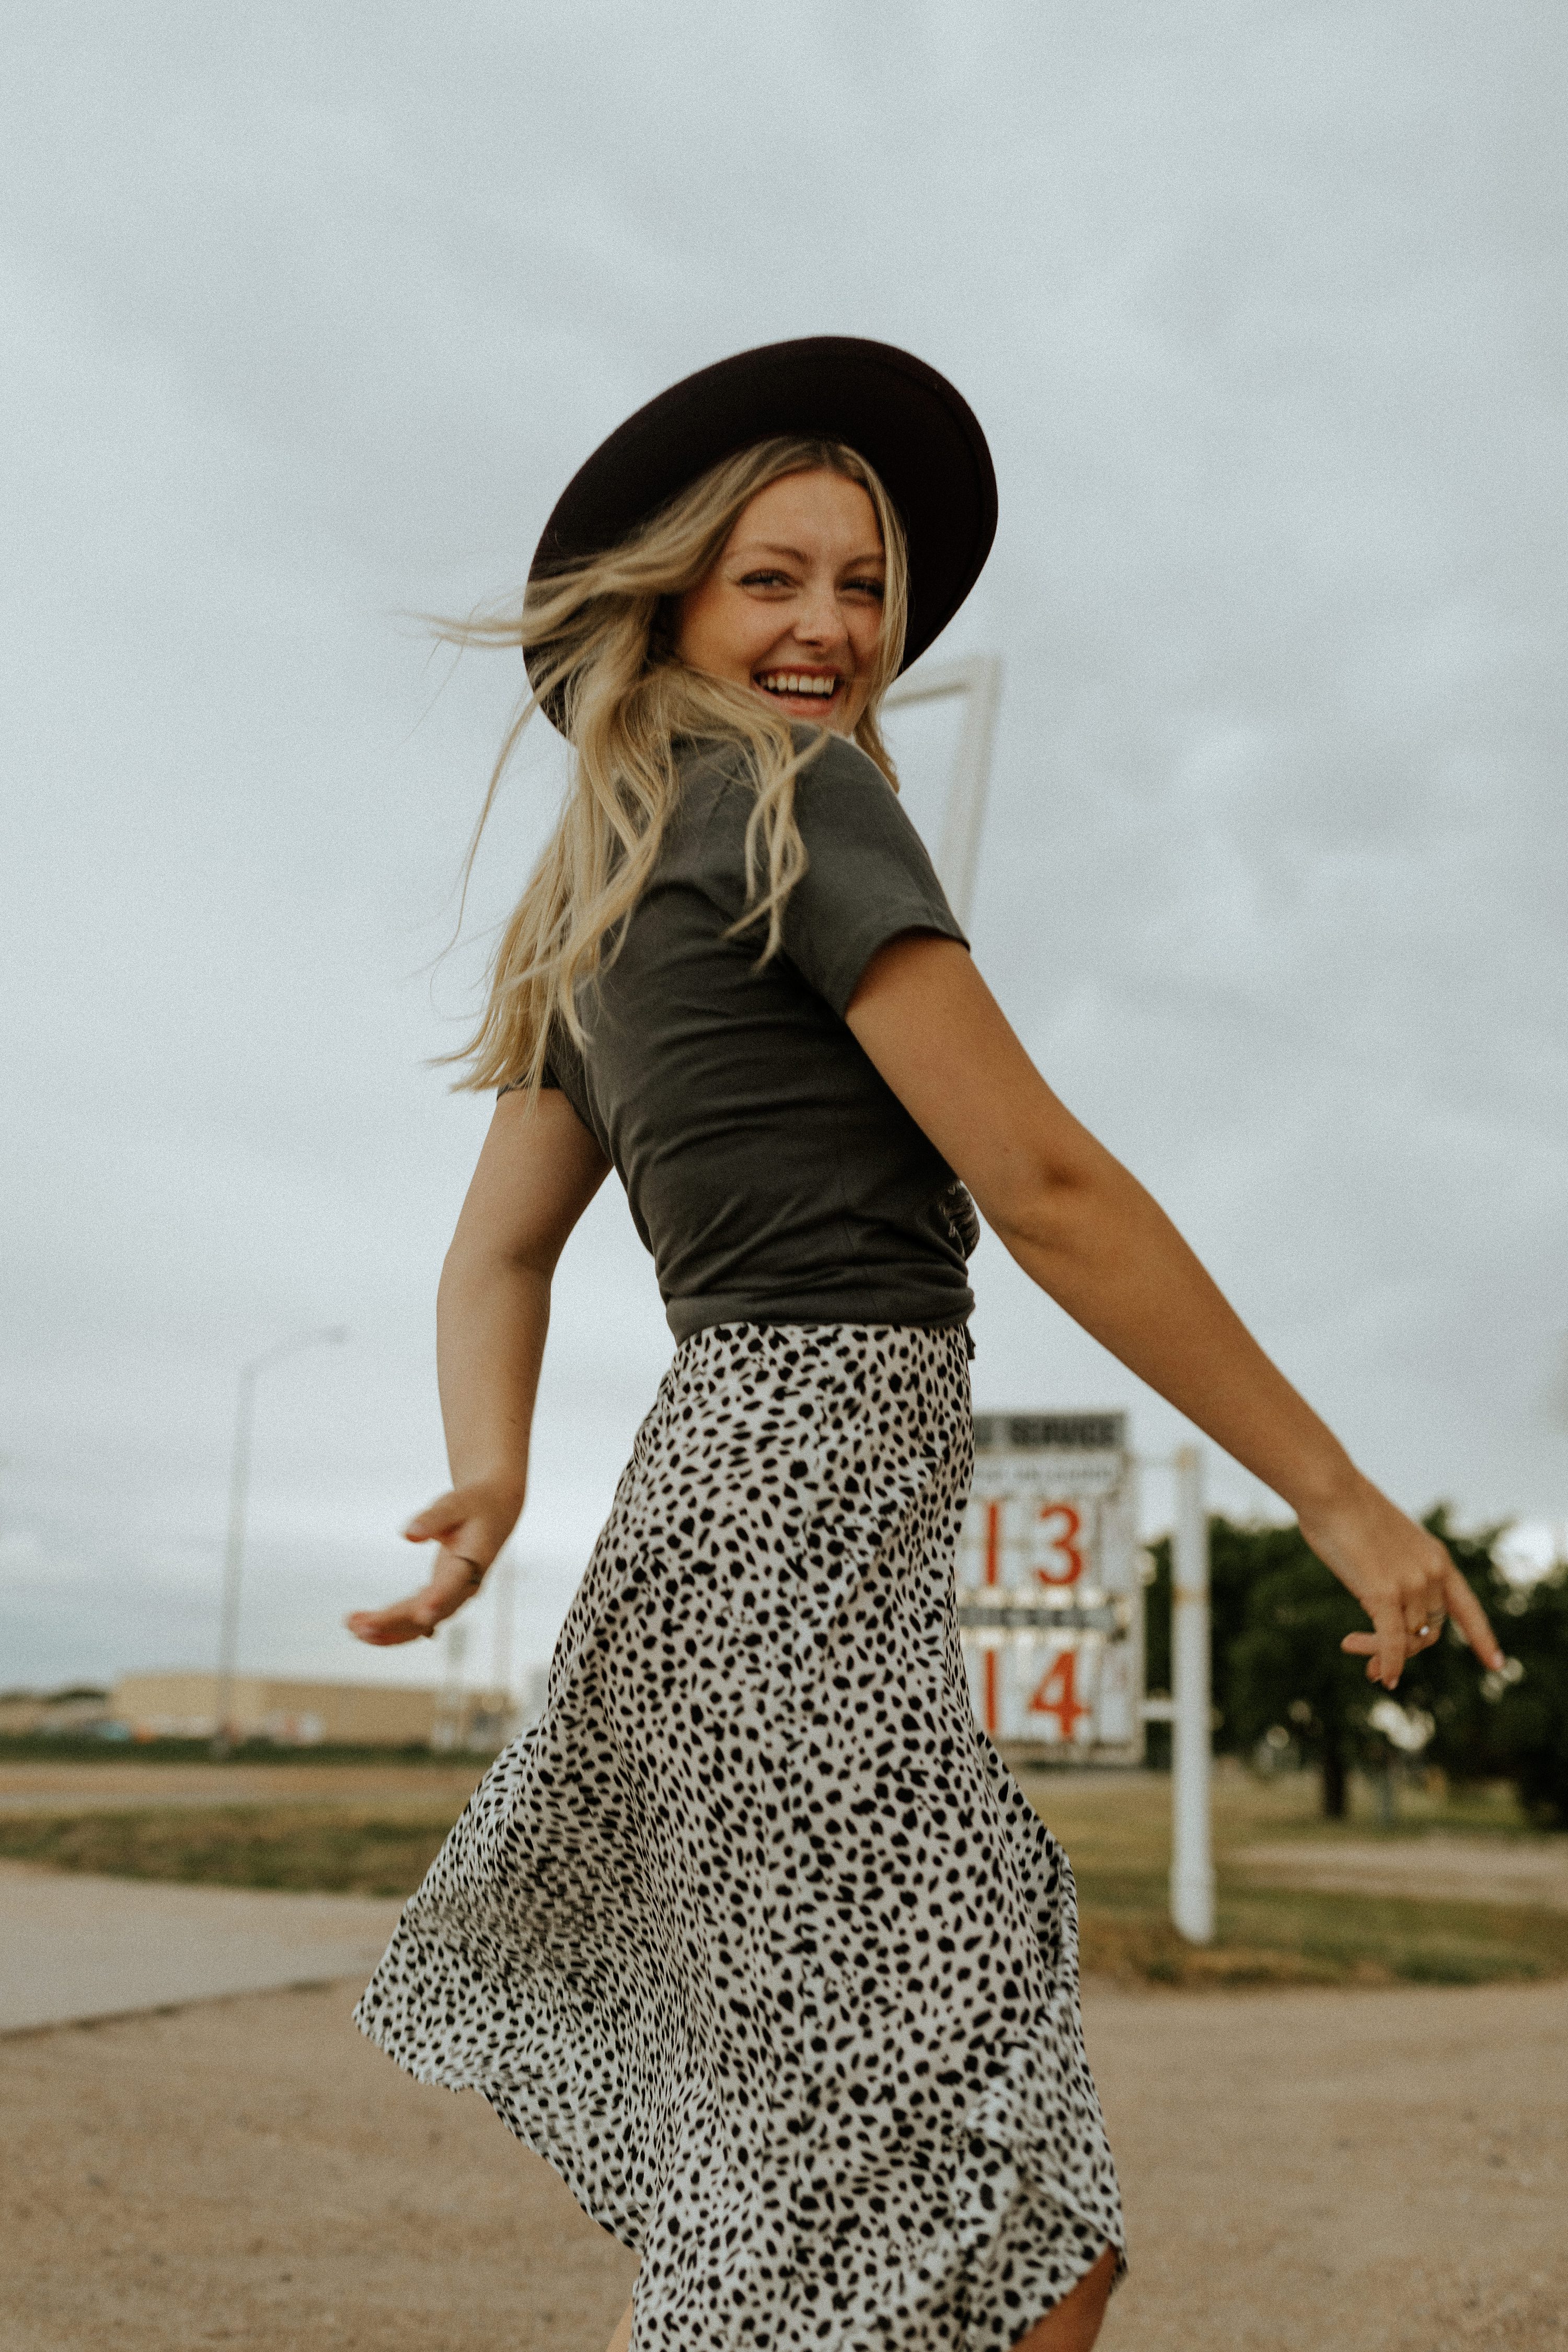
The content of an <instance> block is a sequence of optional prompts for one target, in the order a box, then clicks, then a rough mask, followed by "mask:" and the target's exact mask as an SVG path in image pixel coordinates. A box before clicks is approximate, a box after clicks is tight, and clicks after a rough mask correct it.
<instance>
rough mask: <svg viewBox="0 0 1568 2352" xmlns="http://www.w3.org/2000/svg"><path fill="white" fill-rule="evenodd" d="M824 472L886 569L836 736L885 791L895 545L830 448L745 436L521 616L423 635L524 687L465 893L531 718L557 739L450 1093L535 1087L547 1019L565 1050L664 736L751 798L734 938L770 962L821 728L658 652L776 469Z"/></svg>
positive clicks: (660, 798) (849, 452)
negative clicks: (864, 695)
mask: <svg viewBox="0 0 1568 2352" xmlns="http://www.w3.org/2000/svg"><path fill="white" fill-rule="evenodd" d="M823 470H826V471H827V472H829V473H834V474H838V475H841V476H842V477H843V478H845V479H846V480H847V481H851V482H858V483H859V485H860V487H861V488H863V489H864V490H865V492H866V493H867V496H868V498H869V499H870V501H871V504H872V506H873V508H874V509H876V515H877V525H878V529H879V531H880V533H881V538H882V547H883V551H884V553H885V555H886V558H887V583H886V589H885V594H884V602H883V607H882V625H881V631H880V635H879V639H878V646H877V660H876V666H875V669H874V671H873V674H872V678H871V688H870V693H869V696H868V699H867V703H866V708H865V710H864V712H863V714H862V716H861V718H860V719H859V721H858V724H857V726H856V729H855V740H856V741H857V742H858V744H859V745H860V747H861V749H862V750H863V751H867V752H868V753H869V755H870V757H871V758H872V759H873V760H874V761H876V763H877V765H878V767H879V768H880V770H881V771H882V773H883V774H884V775H885V776H886V777H887V779H888V782H889V784H891V786H892V788H893V790H894V791H895V792H897V790H898V775H897V772H896V771H895V769H894V767H893V762H892V760H891V758H890V756H889V751H888V748H887V745H886V744H885V743H884V742H883V740H882V736H881V730H880V728H879V725H878V717H877V714H878V709H879V705H880V703H881V699H882V697H883V695H884V694H885V693H886V691H887V689H888V688H889V685H890V684H891V683H892V681H893V679H894V678H895V677H897V675H898V672H899V667H900V663H901V661H902V659H903V649H904V629H905V623H906V618H907V614H908V610H909V584H908V583H909V572H908V563H907V560H906V555H905V548H904V535H903V530H902V528H901V526H900V521H899V518H898V515H897V512H896V511H895V509H894V508H893V505H892V502H891V500H890V499H889V497H888V494H887V492H886V490H885V489H884V488H883V487H882V485H881V483H880V482H879V480H878V478H877V476H876V474H875V473H874V472H873V470H872V468H871V467H869V466H868V464H867V463H866V461H865V459H864V458H863V457H858V455H857V454H856V452H855V451H854V450H853V449H849V448H847V447H845V446H844V445H843V444H842V443H840V442H837V441H824V440H815V439H810V438H804V437H798V436H779V437H776V438H774V439H772V440H767V441H760V442H758V443H757V444H756V445H755V446H754V447H752V448H750V449H745V450H742V451H741V452H740V453H739V454H738V455H737V456H735V457H727V458H725V459H724V461H723V462H722V464H721V465H718V466H715V467H713V468H712V469H711V471H710V472H709V473H706V474H704V475H702V476H701V477H700V478H699V479H698V480H697V481H695V482H693V483H691V484H690V486H689V488H686V489H684V490H682V491H680V492H679V495H678V496H677V497H675V498H674V499H671V500H670V501H669V503H668V505H667V506H665V507H663V508H661V509H659V511H658V513H657V514H655V515H653V516H652V517H650V518H649V520H647V522H645V523H643V524H641V525H640V526H639V527H638V529H637V530H635V531H634V532H633V533H632V534H631V536H630V537H629V538H627V539H626V540H623V541H621V542H620V544H619V545H618V546H616V547H612V548H610V549H608V550H606V551H605V553H603V554H601V555H595V556H592V557H590V558H588V559H587V560H586V561H585V562H581V563H574V564H573V565H571V566H569V567H565V568H562V569H560V570H557V571H555V572H552V573H550V574H549V576H548V577H545V578H542V579H535V580H534V581H533V582H531V583H530V586H529V589H528V591H527V593H526V594H525V595H524V597H523V599H522V603H521V607H515V606H514V607H511V608H510V609H503V610H500V611H494V612H490V613H480V614H476V615H475V616H474V617H473V618H471V619H469V620H467V621H437V623H436V624H435V628H436V633H437V635H438V636H439V637H442V638H444V639H445V640H446V641H447V643H448V644H452V645H458V646H491V647H494V646H518V647H521V650H522V652H523V653H524V654H525V655H527V656H531V660H530V676H531V680H532V683H533V692H532V693H531V695H530V696H529V697H528V698H527V699H526V700H525V701H524V703H523V704H522V706H521V709H519V711H518V713H517V716H516V717H515V719H513V720H512V723H511V725H510V728H509V729H508V730H507V734H506V737H505V740H504V741H503V742H502V744H501V748H500V756H499V758H498V759H497V761H496V763H495V766H494V768H493V769H492V771H491V772H490V780H489V789H488V790H487V792H486V793H485V799H484V805H483V807H482V808H481V809H480V811H479V822H478V824H476V825H475V827H474V832H473V837H472V839H471V840H470V842H469V844H468V856H467V858H466V860H465V862H464V867H463V878H464V884H465V887H466V885H467V881H468V875H469V874H470V872H471V871H472V867H473V862H474V857H475V855H476V853H477V852H478V849H479V838H480V835H482V833H483V831H484V827H485V823H486V820H487V819H488V817H489V813H490V810H491V809H492V807H493V806H494V804H495V798H496V793H497V792H498V791H499V790H500V782H501V778H502V776H503V774H504V773H505V771H506V768H507V765H508V762H509V761H510V759H511V756H512V753H513V752H514V751H515V750H516V749H517V745H518V741H519V739H520V738H521V734H522V730H523V729H524V728H525V727H526V726H527V724H528V722H529V720H530V719H531V718H532V716H533V714H534V712H535V711H536V710H537V709H540V707H541V705H544V706H545V707H547V708H548V709H550V710H551V715H552V717H553V716H556V715H557V714H559V718H560V721H561V724H562V727H563V732H564V733H565V734H566V736H567V738H568V740H570V742H571V744H572V749H573V760H572V773H571V781H570V782H569V784H568V786H567V790H566V793H565V797H564V799H563V803H562V809H561V815H560V819H559V821H558V823H557V824H556V827H555V830H554V832H553V833H552V835H551V837H550V840H549V842H548V843H547V844H546V846H545V849H544V852H543V855H542V856H541V858H540V860H539V863H538V865H537V866H535V867H534V869H533V873H532V875H531V877H530V879H529V883H528V887H527V888H526V889H525V890H524V891H523V894H522V897H521V898H520V899H519V901H518V903H517V906H516V907H515V908H514V909H513V910H512V913H511V916H510V919H509V921H508V922H507V925H506V928H505V929H504V930H503V931H502V933H501V936H500V940H499V942H498V944H497V946H496V950H495V952H494V954H493V955H492V956H491V958H490V962H489V971H488V974H487V998H486V1003H485V1009H484V1014H483V1017H482V1019H481V1020H480V1022H479V1027H478V1028H477V1029H476V1030H475V1032H474V1034H472V1036H471V1037H469V1039H468V1042H467V1044H466V1045H460V1046H458V1048H457V1049H456V1050H455V1051H454V1052H453V1053H451V1054H447V1055H442V1056H441V1057H440V1058H441V1059H442V1060H443V1061H448V1062H458V1061H462V1062H467V1063H468V1069H467V1071H466V1072H465V1074H464V1076H462V1077H461V1078H459V1079H458V1080H457V1082H456V1083H457V1085H458V1087H467V1088H470V1089H472V1090H473V1091H475V1092H483V1091H486V1090H488V1089H489V1088H490V1087H507V1086H516V1085H520V1084H521V1085H522V1086H525V1087H528V1088H530V1090H532V1089H533V1088H535V1087H537V1086H538V1084H539V1080H540V1074H541V1071H542V1067H543V1064H544V1056H545V1048H546V1044H547V1041H548V1038H549V1035H550V1031H551V1027H552V1024H554V1023H555V1022H560V1023H561V1024H563V1027H564V1028H565V1029H566V1030H567V1032H568V1033H569V1034H570V1035H572V1036H573V1037H574V1038H575V1039H576V1040H577V1042H578V1043H579V1044H581V1043H582V1040H583V1027H582V1023H581V1020H580V1018H579V1016H578V1012H577V1004H576V992H577V989H578V987H579V985H580V983H581V982H583V981H584V980H585V979H588V978H590V977H592V976H593V975H594V974H595V973H596V972H597V971H599V970H600V969H601V968H602V967H603V965H604V964H605V962H606V961H608V960H609V959H610V958H612V957H613V956H614V954H615V952H616V947H617V945H618V943H619V938H620V935H621V929H622V926H623V924H624V922H625V919H626V916H627V915H628V914H629V913H630V912H631V909H632V908H633V907H634V906H635V905H636V904H637V899H638V898H639V897H640V896H641V894H642V891H643V889H644V888H645V887H646V886H647V880H648V877H649V876H650V875H651V873H652V871H653V866H654V862H655V860H656V859H657V857H658V852H659V845H660V843H661V842H662V840H663V838H664V834H665V829H666V827H667V825H668V823H669V819H670V816H671V814H673V812H674V809H675V806H676V803H677V800H678V798H679V789H680V771H679V761H678V759H677V752H676V747H677V745H678V743H680V742H683V741H684V742H687V743H689V742H693V741H695V742H698V743H723V742H732V743H736V744H739V745H740V746H742V750H743V751H744V753H745V767H746V771H747V772H748V773H749V775H750V777H751V779H752V782H753V785H754V788H755V793H756V802H755V806H754V807H753V808H752V813H751V815H750V817H749V819H748V822H747V826H746V877H747V894H748V904H747V909H746V913H745V914H744V916H743V917H742V921H741V923H740V924H739V925H737V926H736V928H737V929H746V928H749V927H750V926H752V925H753V924H755V925H759V926H760V925H763V924H765V925H766V934H765V938H764V939H763V944H762V949H761V961H764V962H765V961H767V959H768V958H769V957H770V956H772V955H773V954H775V953H776V952H777V951H778V948H779V944H780V939H781V928H780V927H781V918H782V916H783V912H784V903H785V901H786V899H787V898H788V897H789V894H790V892H791V890H792V889H793V888H794V887H795V883H796V882H798V881H799V879H800V877H801V876H802V874H804V873H805V866H806V853H805V845H804V843H803V842H802V840H801V837H800V831H799V827H798V826H797V824H796V823H795V778H796V777H797V776H798V775H799V773H800V772H801V770H802V769H803V768H805V767H806V766H807V765H809V763H810V762H811V761H813V760H814V759H815V758H816V756H817V754H818V753H819V752H820V751H821V749H822V746H823V743H824V742H825V740H826V730H818V731H817V732H816V735H815V736H813V737H811V738H810V739H809V740H807V741H806V742H805V744H804V745H797V743H796V741H795V736H794V735H793V734H792V732H791V730H790V727H789V724H788V722H787V721H786V720H784V719H783V718H782V717H779V716H777V715H775V714H774V713H773V712H772V711H770V710H769V709H768V708H767V705H766V704H765V703H764V702H763V701H762V700H761V698H759V697H758V696H757V695H756V694H755V693H753V692H752V691H750V690H748V689H747V688H743V687H739V686H733V685H730V684H728V683H727V682H726V681H725V680H723V679H722V678H717V677H709V676H708V675H707V674H706V673H705V672H703V671H701V670H696V669H692V668H690V667H688V665H687V664H686V663H685V662H683V661H682V660H681V659H680V658H679V656H678V655H677V653H676V651H675V648H674V641H673V630H674V625H675V619H676V614H675V604H674V600H675V599H676V598H678V597H679V596H682V595H684V594H685V593H687V591H688V590H689V589H691V588H695V587H696V586H697V584H698V583H699V582H700V581H701V580H702V579H704V578H705V577H706V576H707V574H708V572H710V570H711V568H712V566H713V565H714V564H715V563H716V562H718V559H719V557H720V555H721V552H722V551H723V548H724V545H725V542H726V541H727V540H728V539H729V536H730V533H731V530H733V529H734V527H735V524H736V522H737V521H738V520H739V518H740V515H741V512H742V509H743V508H744V507H745V506H746V505H747V503H748V501H749V500H750V499H753V498H755V496H756V494H757V492H758V491H759V490H762V489H765V488H767V486H768V484H769V483H770V482H776V481H778V480H779V479H780V478H781V477H783V476H784V475H785V474H800V473H807V472H816V471H823Z"/></svg>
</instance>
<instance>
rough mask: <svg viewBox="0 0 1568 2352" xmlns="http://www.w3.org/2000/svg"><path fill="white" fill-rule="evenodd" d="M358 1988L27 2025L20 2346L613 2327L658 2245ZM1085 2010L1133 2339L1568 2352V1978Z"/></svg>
mask: <svg viewBox="0 0 1568 2352" xmlns="http://www.w3.org/2000/svg"><path fill="white" fill-rule="evenodd" d="M352 1996H353V1988H350V1987H330V1988H327V1989H324V1990H306V1991H299V1992H282V1993H270V1994H258V1995H249V1996H246V1997H243V1998H240V1999H237V2000H227V2001H212V2002H207V2003H204V2004H202V2005H201V2006H198V2007H195V2008H192V2009H187V2010H184V2011H178V2012H175V2013H170V2014H163V2015H159V2016H153V2017H145V2018H134V2019H128V2020H123V2021H116V2022H113V2023H110V2024H103V2025H99V2026H95V2027H90V2028H89V2027H76V2028H70V2029H61V2030H58V2031H54V2032H43V2033H37V2034H32V2035H29V2036H26V2037H22V2038H17V2039H15V2040H12V2041H10V2042H5V2043H0V2103H3V2105H4V2110H5V2117H6V2125H5V2154H6V2158H7V2159H8V2161H7V2163H6V2166H5V2185H4V2190H3V2205H0V2242H4V2243H5V2247H6V2255H7V2270H8V2273H9V2284H8V2287H7V2294H6V2312H5V2336H4V2341H5V2347H6V2352H98V2347H112V2352H188V2347H205V2346H217V2345H223V2346H229V2347H238V2352H263V2347H266V2352H294V2347H311V2352H315V2347H329V2348H330V2352H414V2347H419V2352H459V2347H460V2352H600V2347H602V2346H603V2345H604V2344H605V2341H606V2339H607V2337H608V2336H609V2333H610V2330H611V2328H612V2327H613V2326H614V2324H615V2321H616V2315H617V2314H618V2313H619V2311H620V2309H621V2308H622V2306H623V2305H624V2303H625V2300H626V2294H627V2293H628V2292H629V2288H630V2283H631V2276H632V2273H633V2270H634V2267H635V2265H634V2263H633V2261H632V2258H631V2257H630V2256H628V2255H627V2254H626V2253H625V2252H624V2251H623V2250H622V2249H620V2248H619V2247H617V2246H616V2244H615V2243H614V2242H613V2241H612V2240H611V2239H609V2238H608V2237H606V2236H605V2234H604V2232H603V2231H599V2230H598V2229H596V2228H595V2226H594V2224H593V2223H591V2222H590V2221H586V2220H585V2219H584V2216H583V2215H582V2214H581V2213H580V2212H579V2211H578V2210H577V2208H576V2207H575V2206H574V2203H573V2202H572V2200H571V2199H570V2198H569V2197H568V2195H567V2194H566V2191H565V2190H564V2189H563V2188H562V2187H561V2185H560V2183H559V2182H558V2181H557V2180H556V2179H555V2178H554V2176H553V2175H552V2173H551V2172H550V2171H549V2170H548V2169H547V2168H545V2167H544V2166H543V2165H542V2164H541V2163H539V2162H538V2161H537V2159H535V2158H532V2157H531V2156H529V2155H527V2154H526V2153H525V2152H524V2151H523V2150H521V2149H520V2148H519V2147H516V2145H515V2144H514V2143H513V2142H512V2141H510V2139H509V2138H508V2137H507V2136H506V2134H505V2133H504V2132H503V2131H502V2130H501V2128H500V2125H499V2124H497V2123H496V2122H495V2121H494V2119H493V2118H492V2117H491V2116H490V2115H489V2110H488V2109H487V2108H486V2107H485V2106H484V2105H482V2103H481V2102H480V2101H479V2100H478V2099H476V2098H472V2097H462V2098H453V2097H452V2096H451V2095H449V2094H447V2093H445V2092H440V2091H431V2090H425V2089H422V2088H420V2087H419V2086H418V2085H417V2084H413V2083H411V2082H410V2081H408V2080H407V2078H406V2077H405V2076H404V2075H402V2074H399V2073H398V2072H397V2070H396V2069H395V2067H393V2066H392V2065H391V2064H389V2063H388V2062H387V2061H386V2060H385V2059H384V2058H383V2057H382V2056H381V2055H380V2054H379V2053H377V2052H376V2051H374V2050H373V2049H372V2048H371V2047H370V2045H369V2044H368V2043H366V2042H363V2041H361V2039H360V2037H359V2036H358V2034H356V2033H355V2032H353V2028H352V2027H351V2026H350V2024H349V2022H348V2009H349V2005H350V2001H351V2000H352ZM1086 2011H1087V2016H1088V2021H1089V2041H1090V2050H1091V2054H1092V2056H1093V2059H1094V2062H1095V2065H1096V2069H1097V2072H1098V2074H1099V2076H1100V2085H1101V2090H1102V2093H1103V2095H1104V2099H1105V2105H1106V2109H1107V2113H1108V2116H1109V2117H1110V2126H1111V2133H1112V2137H1113V2139H1114V2141H1115V2143H1116V2146H1117V2149H1118V2154H1119V2158H1120V2160H1121V2168H1122V2173H1123V2179H1124V2182H1125V2186H1126V2189H1127V2201H1128V2212H1129V2219H1130V2225H1131V2234H1132V2257H1133V2264H1134V2270H1133V2275H1132V2278H1131V2280H1130V2282H1129V2283H1128V2284H1127V2286H1126V2287H1125V2288H1124V2289H1123V2290H1122V2292H1121V2294H1119V2295H1118V2296H1117V2298H1116V2301H1115V2303H1114V2304H1113V2305H1112V2309H1111V2315H1110V2321H1109V2323H1108V2325H1107V2327H1106V2331H1105V2335H1104V2337H1103V2339H1102V2342H1103V2346H1104V2347H1105V2352H1193V2347H1197V2346H1202V2347H1204V2352H1322V2347H1333V2352H1373V2347H1378V2352H1456V2347H1467V2352H1468V2347H1499V2352H1501V2347H1508V2352H1563V2347H1568V2318H1565V2316H1564V2314H1565V2313H1568V2232H1565V2231H1564V2229H1563V2214H1564V2212H1568V1987H1563V1986H1562V1985H1547V1986H1541V1987H1531V1988H1526V1989H1522V1990H1521V1989H1514V1988H1510V1989H1509V1990H1484V1991H1468V1990H1466V1991H1453V1990H1418V1991H1386V1992H1374V1993H1360V1992H1290V1993H1272V1994H1250V1995H1247V1994H1215V1993H1209V1994H1201V1995H1190V1994H1181V1993H1130V1992H1122V1991H1120V1990H1110V1989H1105V1988H1091V1989H1090V1990H1089V1996H1088V1999H1087V2001H1086ZM691 2352H703V2347H699V2346H693V2347H691Z"/></svg>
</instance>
